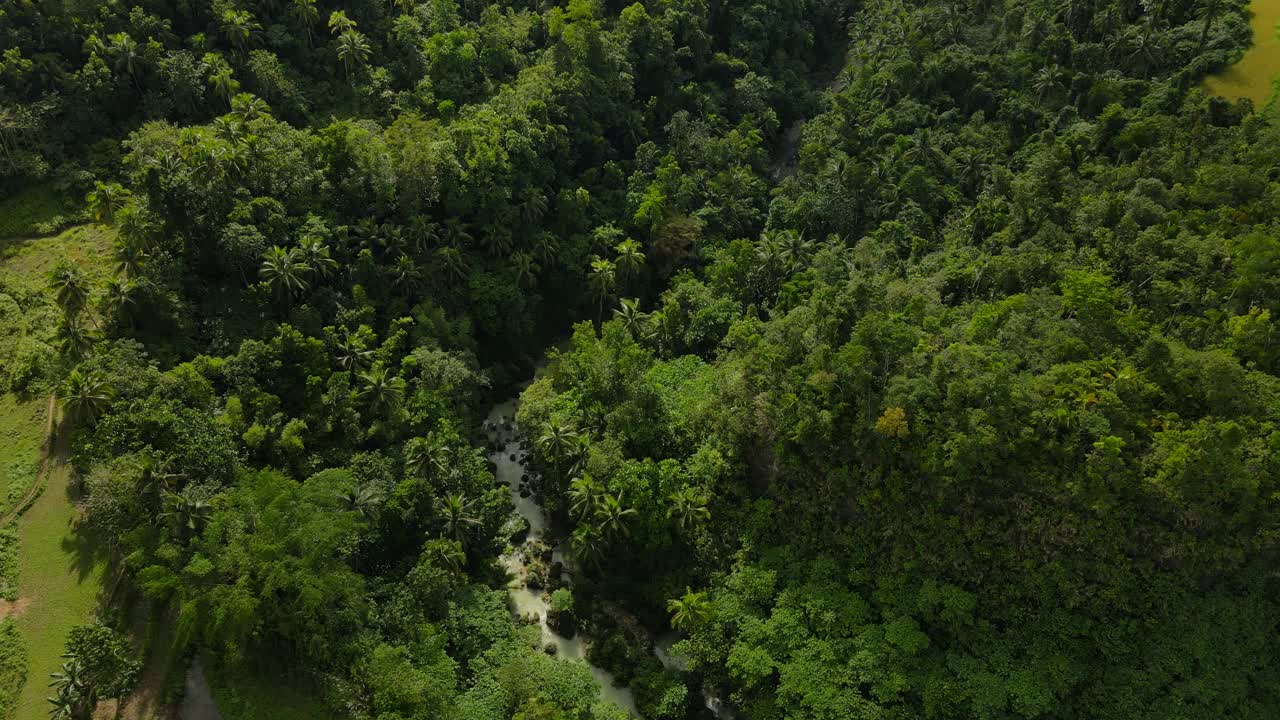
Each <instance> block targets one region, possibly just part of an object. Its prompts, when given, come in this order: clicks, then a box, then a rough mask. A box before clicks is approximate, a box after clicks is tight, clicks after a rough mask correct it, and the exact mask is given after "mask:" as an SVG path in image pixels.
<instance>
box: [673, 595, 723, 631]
mask: <svg viewBox="0 0 1280 720" xmlns="http://www.w3.org/2000/svg"><path fill="white" fill-rule="evenodd" d="M667 612H669V613H671V627H672V628H673V629H676V630H681V631H684V632H690V631H693V630H697V629H698V628H700V627H702V626H703V625H705V624H707V622H708V621H710V620H711V616H712V614H713V613H714V612H715V607H714V606H713V605H712V604H711V600H710V599H709V598H708V597H707V594H706V593H705V592H694V591H693V588H690V587H686V588H685V593H684V595H683V596H681V597H679V598H675V599H672V600H668V601H667Z"/></svg>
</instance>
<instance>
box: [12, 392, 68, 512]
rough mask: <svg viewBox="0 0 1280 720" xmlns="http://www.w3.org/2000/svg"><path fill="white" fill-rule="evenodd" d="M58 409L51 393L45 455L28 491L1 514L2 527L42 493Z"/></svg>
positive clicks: (45, 436) (46, 419) (45, 432)
mask: <svg viewBox="0 0 1280 720" xmlns="http://www.w3.org/2000/svg"><path fill="white" fill-rule="evenodd" d="M57 411H58V404H57V397H56V396H54V395H50V396H49V407H48V409H47V410H46V411H45V422H44V451H43V453H42V455H43V456H42V457H41V458H40V467H39V468H38V469H37V470H36V476H35V478H33V479H32V481H31V487H29V488H27V492H26V494H25V495H23V496H22V499H21V500H18V502H17V503H16V504H14V506H13V507H12V508H10V509H9V511H8V512H6V513H5V514H4V515H3V516H0V527H4V526H5V525H8V524H9V523H10V522H13V519H14V518H16V517H18V516H19V515H21V514H22V511H23V510H26V509H27V507H28V506H29V505H31V503H32V502H34V501H35V499H36V496H37V495H39V494H40V488H41V486H42V485H43V484H44V478H45V475H46V474H47V473H48V472H49V458H50V456H51V455H52V452H51V451H52V444H53V443H52V442H50V438H52V437H53V420H54V417H55V416H56V414H57Z"/></svg>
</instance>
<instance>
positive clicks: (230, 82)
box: [209, 65, 240, 102]
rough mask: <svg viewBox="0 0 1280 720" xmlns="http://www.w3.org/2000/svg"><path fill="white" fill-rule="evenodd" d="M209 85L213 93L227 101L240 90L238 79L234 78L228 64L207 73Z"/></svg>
mask: <svg viewBox="0 0 1280 720" xmlns="http://www.w3.org/2000/svg"><path fill="white" fill-rule="evenodd" d="M209 87H211V88H213V93H214V94H215V95H217V96H218V97H220V98H222V99H223V100H225V101H227V102H231V98H232V97H234V96H235V94H236V93H238V92H239V91H240V81H239V80H236V79H235V75H234V74H233V73H232V70H231V66H230V65H223V66H222V67H219V68H217V69H215V70H214V71H213V72H211V73H210V74H209Z"/></svg>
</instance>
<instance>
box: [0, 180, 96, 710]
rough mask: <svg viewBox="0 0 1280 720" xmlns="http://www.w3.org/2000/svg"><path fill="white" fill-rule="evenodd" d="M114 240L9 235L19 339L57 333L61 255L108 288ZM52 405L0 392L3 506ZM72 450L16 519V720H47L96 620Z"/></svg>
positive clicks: (92, 566) (7, 255)
mask: <svg viewBox="0 0 1280 720" xmlns="http://www.w3.org/2000/svg"><path fill="white" fill-rule="evenodd" d="M26 195H27V194H24V197H25V196H26ZM25 202H26V204H25V205H23V207H28V206H29V205H33V202H32V201H31V200H30V198H29V197H27V199H26V201H25ZM12 203H13V201H6V203H5V205H4V207H3V208H0V228H3V227H10V226H12V225H13V223H14V222H15V220H14V219H13V217H12V216H11V215H6V212H7V209H8V208H10V206H11V205H12ZM112 238H113V233H112V232H111V231H110V230H108V229H106V228H103V227H101V226H96V225H85V226H80V227H74V228H71V229H69V230H66V231H65V232H62V233H59V234H58V235H56V236H53V237H46V238H37V239H29V240H0V294H7V295H9V296H10V299H11V302H14V301H19V305H18V307H19V309H20V310H21V316H22V318H24V319H25V320H24V322H23V323H21V324H16V325H15V324H12V323H11V325H13V328H11V329H16V331H15V332H14V333H11V334H12V335H13V337H11V338H10V339H11V340H13V341H14V342H18V341H21V340H23V339H25V338H32V337H35V338H37V339H38V338H41V337H44V336H46V335H47V334H48V333H49V330H50V329H49V327H48V325H50V320H49V318H50V317H54V316H52V315H50V314H49V313H48V312H44V311H46V310H48V309H49V307H48V306H49V304H50V301H49V300H48V299H47V292H48V291H47V290H46V288H45V283H46V280H45V275H46V273H47V272H48V271H49V270H50V269H52V268H53V266H54V265H55V264H57V263H58V261H59V260H61V259H62V258H68V259H71V260H73V261H76V262H78V263H80V264H81V266H82V267H83V268H84V270H85V272H86V273H88V274H89V275H90V277H91V278H93V280H94V282H95V284H100V283H101V282H102V281H103V280H104V279H105V278H106V276H107V274H108V273H109V269H110V257H111V254H110V249H111V241H112ZM0 299H2V298H0ZM0 320H3V318H0ZM47 407H48V406H47V402H46V398H45V397H44V396H40V395H37V396H35V397H32V398H30V399H21V400H20V399H18V398H16V397H14V396H13V395H9V394H6V395H3V396H0V504H2V505H3V507H5V508H6V509H7V508H8V507H9V505H10V503H12V502H13V500H15V499H16V498H18V497H21V496H22V494H23V491H24V490H25V489H26V488H27V487H29V486H30V484H31V482H32V481H34V480H35V473H36V470H37V468H38V465H39V461H40V444H41V441H42V439H43V433H44V429H45V420H46V418H45V413H46V409H47ZM66 456H67V448H66V446H65V443H59V444H58V446H57V447H56V448H55V452H54V459H53V460H52V461H51V463H50V468H49V471H48V476H47V480H46V487H45V490H44V492H43V493H42V494H41V495H40V497H39V498H38V499H36V501H35V503H34V504H32V506H31V507H30V509H28V510H27V512H26V513H25V514H24V515H23V516H22V517H21V518H19V520H18V522H17V528H16V529H17V563H16V564H17V592H16V597H17V603H16V604H15V605H14V606H13V607H15V608H17V609H16V610H15V611H13V612H12V615H11V618H10V620H9V621H7V622H9V623H11V625H12V628H13V629H12V630H10V631H8V633H9V634H8V635H0V642H5V643H10V644H12V645H14V646H15V647H16V646H17V645H19V644H20V645H22V646H24V649H22V650H14V651H13V654H14V655H15V656H17V654H18V653H23V654H24V656H25V657H24V661H23V662H22V666H23V667H22V671H21V672H18V671H11V670H10V669H9V668H8V665H11V664H12V663H8V664H0V702H8V703H9V705H10V707H12V708H13V710H12V712H11V713H10V714H9V717H11V718H14V720H43V719H44V718H46V717H48V703H47V702H46V701H45V696H46V695H48V688H47V687H46V685H47V683H48V677H49V674H50V673H52V672H54V671H55V670H57V669H58V666H59V664H60V663H61V655H62V651H63V645H64V643H65V642H66V637H67V633H68V632H70V630H71V628H72V627H73V626H75V625H77V624H80V623H83V622H86V621H88V620H89V619H90V618H91V617H92V615H93V611H94V609H95V608H96V605H97V598H98V592H99V588H100V586H101V576H102V571H103V567H104V566H105V561H104V558H103V557H102V556H101V554H100V553H99V552H98V551H97V549H96V548H95V547H94V546H93V544H92V541H91V539H90V538H88V537H86V536H85V535H84V534H83V533H78V532H77V531H76V529H75V521H76V517H77V514H76V509H75V506H74V504H73V502H72V501H71V498H70V495H69V492H70V484H71V469H70V467H69V466H68V465H67V464H66ZM10 594H15V593H10ZM8 650H9V648H4V647H0V655H8V654H10V653H9V652H7V651H8ZM24 677H25V679H26V682H25V683H24V682H23V678H24ZM14 697H16V702H14V701H13V698H14ZM3 698H10V699H9V700H8V701H4V700H3ZM0 707H3V705H0ZM3 717H5V715H4V714H3V713H0V718H3Z"/></svg>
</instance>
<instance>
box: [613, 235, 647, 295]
mask: <svg viewBox="0 0 1280 720" xmlns="http://www.w3.org/2000/svg"><path fill="white" fill-rule="evenodd" d="M613 249H614V250H616V251H617V253H618V259H617V260H615V261H614V262H615V263H616V265H617V267H618V272H619V273H621V275H622V282H623V287H624V288H625V287H626V286H627V284H628V283H630V281H631V280H632V278H634V277H635V275H636V273H638V272H639V271H640V268H642V267H644V252H643V251H642V250H641V249H640V243H638V242H636V241H635V240H632V239H631V238H627V239H626V240H623V241H622V242H620V243H618V244H617V245H616V246H614V248H613Z"/></svg>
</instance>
